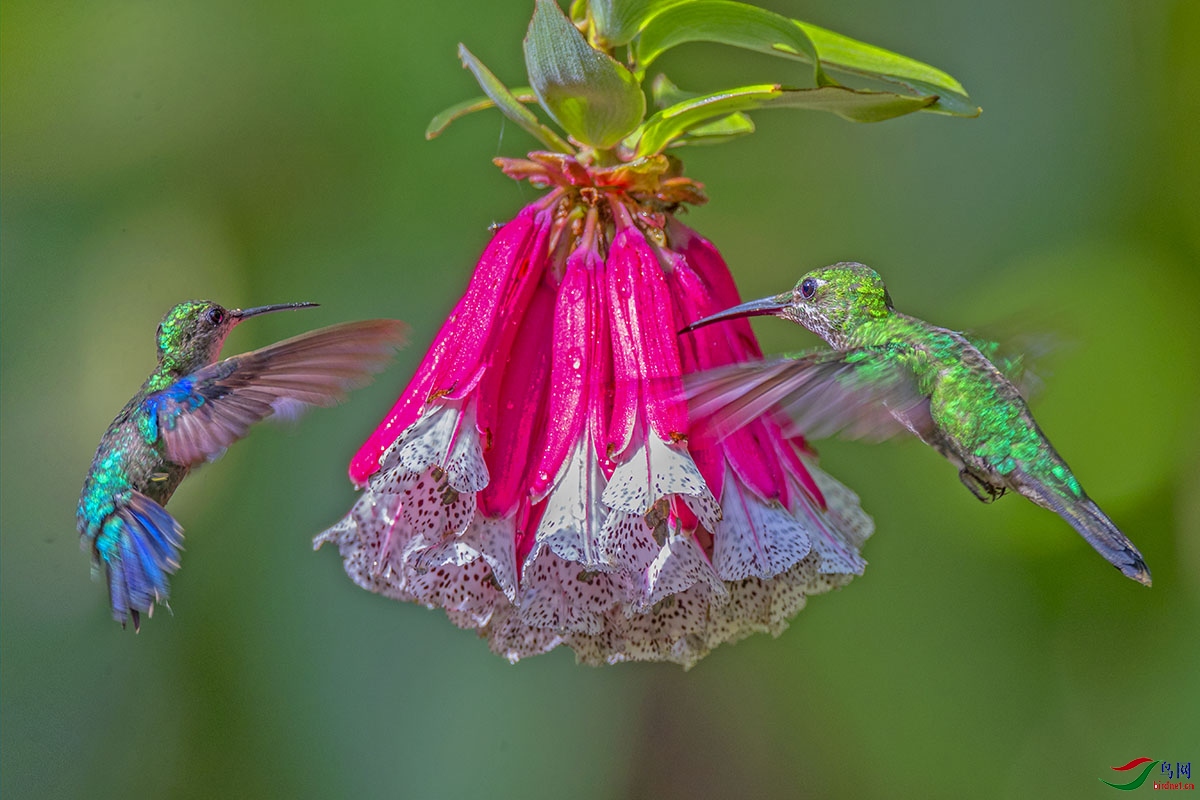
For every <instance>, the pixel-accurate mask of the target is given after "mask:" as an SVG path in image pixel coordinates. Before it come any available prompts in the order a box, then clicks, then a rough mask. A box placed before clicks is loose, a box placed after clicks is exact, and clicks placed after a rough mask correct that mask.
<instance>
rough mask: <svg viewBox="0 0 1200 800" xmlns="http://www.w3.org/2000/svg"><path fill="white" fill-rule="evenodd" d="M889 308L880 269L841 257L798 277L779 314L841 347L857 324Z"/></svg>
mask: <svg viewBox="0 0 1200 800" xmlns="http://www.w3.org/2000/svg"><path fill="white" fill-rule="evenodd" d="M891 312H892V298H891V296H890V295H889V294H888V290H887V287H886V286H885V285H884V283H883V278H881V277H879V273H878V272H876V271H875V270H873V269H871V268H870V267H868V266H866V265H865V264H858V263H856V262H853V261H842V262H840V263H837V264H833V265H831V266H828V267H821V268H820V269H814V270H813V271H812V272H810V273H808V274H807V275H805V276H804V277H803V278H801V279H800V280H799V281H797V283H796V286H795V288H793V289H792V291H791V292H790V293H788V301H787V304H786V306H785V307H783V308H781V309H780V311H779V314H778V316H781V317H784V318H786V319H790V320H792V321H793V322H797V323H799V324H801V325H803V326H804V327H806V328H808V329H809V330H810V331H812V332H813V333H815V334H817V335H818V336H820V337H821V338H822V339H824V340H825V341H827V342H828V343H829V344H830V346H831V347H835V348H839V349H841V348H844V347H846V346H847V345H848V339H849V338H850V337H851V336H852V335H853V333H854V330H855V329H856V328H857V327H858V326H859V325H861V324H862V323H864V322H868V321H870V320H874V319H881V318H883V317H886V316H887V315H888V314H890V313H891Z"/></svg>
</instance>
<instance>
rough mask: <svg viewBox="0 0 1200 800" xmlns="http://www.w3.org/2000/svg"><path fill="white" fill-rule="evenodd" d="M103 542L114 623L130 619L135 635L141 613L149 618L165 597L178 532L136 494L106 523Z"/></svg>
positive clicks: (172, 521) (156, 506) (179, 541)
mask: <svg viewBox="0 0 1200 800" xmlns="http://www.w3.org/2000/svg"><path fill="white" fill-rule="evenodd" d="M103 537H104V538H105V539H107V540H108V542H109V544H108V546H107V547H103V548H102V550H101V552H102V554H103V559H104V563H105V565H106V566H107V574H108V592H109V598H110V600H111V601H112V610H113V619H115V620H117V621H118V622H120V623H121V624H122V625H124V624H125V621H126V619H127V618H132V619H133V628H134V630H135V631H136V630H138V629H139V627H140V625H141V618H140V614H141V612H146V613H150V611H151V609H152V607H153V605H154V604H155V603H159V604H165V603H166V602H167V598H168V597H169V596H170V584H169V582H168V580H167V576H168V575H170V574H171V573H173V572H175V570H177V569H179V549H180V547H181V546H182V545H183V528H182V527H180V525H179V523H178V522H176V521H175V518H174V517H172V516H171V515H170V514H168V513H167V512H166V510H164V509H163V507H162V506H160V505H159V504H158V503H156V502H154V501H153V500H151V499H150V498H149V497H147V496H146V495H144V494H141V493H140V492H136V491H135V492H133V493H132V496H131V497H130V498H129V500H128V501H126V502H125V503H122V504H119V505H118V506H117V510H116V511H115V512H114V513H113V514H112V516H110V517H109V518H108V521H107V522H105V524H104V533H103Z"/></svg>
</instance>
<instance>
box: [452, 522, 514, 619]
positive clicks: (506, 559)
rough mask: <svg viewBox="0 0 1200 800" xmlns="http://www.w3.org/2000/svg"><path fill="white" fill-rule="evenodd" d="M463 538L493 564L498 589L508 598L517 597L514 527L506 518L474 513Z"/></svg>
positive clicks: (511, 600) (488, 562)
mask: <svg viewBox="0 0 1200 800" xmlns="http://www.w3.org/2000/svg"><path fill="white" fill-rule="evenodd" d="M462 538H463V539H465V540H466V541H467V542H469V543H470V544H471V546H472V547H474V548H475V549H476V550H478V551H479V553H480V554H481V555H482V556H483V560H484V561H486V562H487V564H488V566H489V567H491V568H492V577H493V578H495V580H496V583H497V584H498V585H499V587H500V590H501V591H502V592H504V595H505V597H507V598H508V599H509V601H510V602H514V601H515V600H516V597H517V531H516V524H515V523H514V522H513V521H512V520H509V519H487V518H484V517H481V516H477V517H476V518H475V520H474V522H472V524H471V527H469V528H468V529H467V532H466V533H465V534H463V537H462Z"/></svg>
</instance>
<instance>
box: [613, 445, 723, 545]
mask: <svg viewBox="0 0 1200 800" xmlns="http://www.w3.org/2000/svg"><path fill="white" fill-rule="evenodd" d="M673 494H678V495H684V496H685V498H686V500H687V503H688V507H689V508H691V509H692V511H693V513H695V514H696V515H697V516H698V517H699V518H700V519H701V520H702V521H703V522H704V524H705V526H706V527H709V528H711V527H712V526H715V525H716V524H717V521H718V520H720V519H721V507H720V506H719V505H718V504H717V501H716V498H714V497H713V495H712V492H710V491H709V489H708V485H707V484H706V483H705V482H704V478H703V477H702V476H701V475H700V470H698V469H697V468H696V463H695V462H694V461H692V457H691V456H689V455H688V454H687V453H686V452H684V451H682V450H679V449H676V448H674V447H671V446H669V445H667V444H666V443H665V442H663V441H662V440H661V439H659V438H658V437H657V436H655V435H653V434H651V435H650V436H648V437H646V440H645V441H644V442H642V443H640V444H639V445H638V446H637V448H636V449H635V450H634V451H633V455H632V456H630V458H629V459H628V460H626V461H625V462H623V463H621V464H619V465H617V468H616V470H614V471H613V476H612V479H611V480H610V481H609V483H608V487H607V488H605V490H604V495H603V496H602V497H601V500H602V501H603V502H604V504H605V505H607V506H608V507H609V508H612V509H618V510H620V511H626V512H629V513H631V514H639V515H640V514H645V513H646V512H647V511H648V510H649V509H650V506H652V505H653V504H654V502H655V501H656V500H658V499H659V498H661V497H668V496H670V495H673Z"/></svg>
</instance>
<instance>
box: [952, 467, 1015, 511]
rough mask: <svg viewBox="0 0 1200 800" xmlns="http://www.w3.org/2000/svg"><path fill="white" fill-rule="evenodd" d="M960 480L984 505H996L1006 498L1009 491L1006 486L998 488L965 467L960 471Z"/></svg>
mask: <svg viewBox="0 0 1200 800" xmlns="http://www.w3.org/2000/svg"><path fill="white" fill-rule="evenodd" d="M958 479H959V480H960V481H962V483H963V486H966V487H967V488H968V489H970V490H971V494H973V495H975V496H976V497H978V498H979V501H980V502H982V503H994V502H995V501H996V500H999V499H1000V498H1001V497H1003V496H1004V493H1005V492H1007V491H1008V489H1007V488H1005V487H1004V486H996V485H995V484H994V483H989V482H988V481H987V480H985V479H984V478H982V477H980V476H979V475H976V474H975V473H974V472H972V471H971V470H970V468H968V467H963V468H962V469H960V470H959V471H958Z"/></svg>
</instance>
